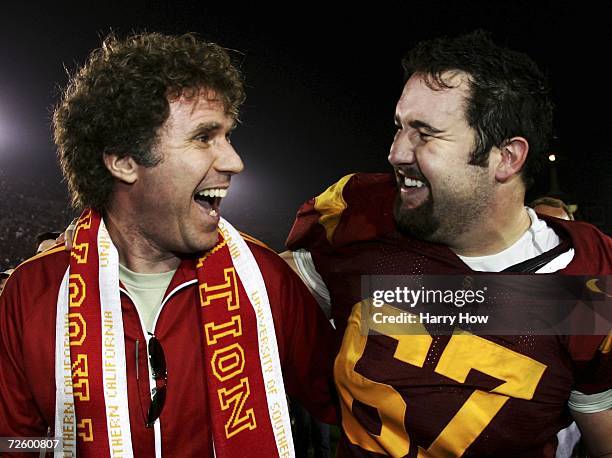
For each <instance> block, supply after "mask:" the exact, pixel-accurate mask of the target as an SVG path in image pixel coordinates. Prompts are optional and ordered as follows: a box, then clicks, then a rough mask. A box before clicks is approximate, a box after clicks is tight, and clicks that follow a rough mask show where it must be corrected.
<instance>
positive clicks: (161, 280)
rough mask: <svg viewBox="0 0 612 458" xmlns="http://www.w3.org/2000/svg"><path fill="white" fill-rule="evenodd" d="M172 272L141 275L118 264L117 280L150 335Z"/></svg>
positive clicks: (172, 274)
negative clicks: (125, 291) (122, 286)
mask: <svg viewBox="0 0 612 458" xmlns="http://www.w3.org/2000/svg"><path fill="white" fill-rule="evenodd" d="M174 272H175V271H174V270H172V271H170V272H163V273H161V274H141V273H138V272H134V271H132V270H130V269H128V268H127V267H124V266H122V265H121V264H119V279H120V280H121V282H122V283H123V285H124V286H125V288H126V289H127V292H128V293H129V294H130V298H131V299H132V301H133V302H134V305H135V306H136V310H137V311H138V315H140V317H141V318H142V322H143V323H144V325H145V327H146V330H147V331H149V332H151V333H152V332H153V326H154V324H155V323H154V320H155V317H156V316H157V312H158V311H159V308H160V307H161V303H162V300H163V298H164V293H165V292H166V290H167V289H168V285H169V284H170V281H171V280H172V277H173V276H174Z"/></svg>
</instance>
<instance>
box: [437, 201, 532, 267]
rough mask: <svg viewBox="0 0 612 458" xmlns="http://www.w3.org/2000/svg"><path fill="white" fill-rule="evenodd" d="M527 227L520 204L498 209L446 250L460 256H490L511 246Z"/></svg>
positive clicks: (523, 210) (529, 221) (527, 215)
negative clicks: (450, 250) (449, 249)
mask: <svg viewBox="0 0 612 458" xmlns="http://www.w3.org/2000/svg"><path fill="white" fill-rule="evenodd" d="M530 226H531V219H530V218H529V214H528V213H527V210H526V209H525V207H524V206H523V205H522V203H521V204H518V205H513V206H499V207H498V208H493V209H492V211H491V213H490V215H488V216H486V217H483V218H482V221H480V224H479V225H476V226H474V228H473V229H472V230H471V231H468V232H467V233H465V234H462V235H461V236H460V237H457V239H456V240H455V241H454V242H453V244H452V245H449V246H450V248H451V249H452V250H453V251H454V252H455V253H457V254H458V255H461V256H490V255H493V254H497V253H499V252H501V251H503V250H505V249H506V248H508V247H510V246H512V245H513V244H514V243H515V242H516V241H517V240H518V239H520V238H521V236H522V235H523V234H524V233H525V232H526V231H527V230H528V229H529V227H530Z"/></svg>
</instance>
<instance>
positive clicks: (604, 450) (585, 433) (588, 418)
mask: <svg viewBox="0 0 612 458" xmlns="http://www.w3.org/2000/svg"><path fill="white" fill-rule="evenodd" d="M571 412H572V416H573V417H574V420H576V423H577V424H578V427H579V428H580V431H581V433H582V437H583V438H584V441H585V444H586V446H587V448H588V449H589V452H590V454H591V455H590V456H592V457H593V458H595V457H612V409H606V410H604V411H602V412H594V413H581V412H576V411H574V410H572V411H571Z"/></svg>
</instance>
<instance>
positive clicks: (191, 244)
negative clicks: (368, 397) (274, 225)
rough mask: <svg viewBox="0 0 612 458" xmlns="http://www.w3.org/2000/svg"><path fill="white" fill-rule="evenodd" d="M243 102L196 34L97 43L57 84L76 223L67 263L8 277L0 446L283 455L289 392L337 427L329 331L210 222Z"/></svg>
mask: <svg viewBox="0 0 612 458" xmlns="http://www.w3.org/2000/svg"><path fill="white" fill-rule="evenodd" d="M243 100H244V92H243V83H242V79H241V76H240V74H239V72H238V70H237V69H236V67H235V66H234V65H233V64H232V63H231V60H230V57H229V56H228V53H227V52H226V51H225V50H224V49H223V48H221V47H219V46H217V45H215V44H212V43H206V42H203V41H200V40H199V39H197V38H196V37H194V36H192V35H184V36H165V35H162V34H157V33H148V34H140V35H133V36H130V37H128V38H127V39H124V40H120V39H117V38H115V37H114V36H110V37H109V38H107V39H106V40H105V41H104V43H103V45H102V47H101V48H100V49H97V50H95V51H94V52H93V53H92V54H91V56H90V58H89V60H88V62H87V63H86V64H85V65H84V66H83V67H82V68H81V69H80V70H79V71H78V72H77V73H76V74H75V75H74V76H73V77H72V78H71V82H70V84H69V86H68V88H67V90H66V91H65V94H64V96H63V98H62V100H61V102H60V103H59V105H58V106H57V108H56V110H55V114H54V118H53V121H54V131H55V141H56V144H57V146H58V152H59V161H60V163H61V167H62V170H63V173H64V176H65V178H66V180H67V182H68V186H69V188H70V191H71V193H72V197H73V203H74V204H75V206H77V207H81V208H83V209H84V211H83V213H82V215H81V217H80V218H79V220H78V222H77V223H76V230H75V234H74V241H73V246H72V250H71V251H70V252H68V251H64V249H63V247H60V248H56V249H52V250H50V251H47V252H45V253H43V254H41V255H39V256H37V257H35V258H33V259H31V260H29V261H27V262H26V263H24V264H22V265H21V266H20V267H18V268H17V269H16V271H15V272H14V274H13V275H12V277H11V279H10V281H9V282H8V285H7V289H6V290H5V291H4V293H3V294H2V297H1V299H0V367H2V371H1V373H0V410H1V412H2V415H0V436H13V437H15V436H17V437H32V436H46V435H47V431H48V430H49V432H54V435H55V436H56V437H60V436H61V437H62V438H63V441H64V452H65V453H72V454H74V453H78V455H79V456H109V455H112V456H140V457H154V456H161V454H162V453H163V455H164V456H181V457H187V456H194V457H195V456H197V457H202V456H210V457H212V456H215V455H216V456H291V455H292V453H293V450H292V442H291V429H290V423H289V421H288V414H287V405H286V400H285V399H286V398H285V388H286V391H287V394H290V395H292V396H296V397H297V398H299V399H300V400H301V402H303V403H304V404H305V405H306V406H308V407H309V408H310V409H311V410H312V411H313V412H314V413H315V414H317V415H318V416H319V417H321V418H322V419H323V420H328V421H332V420H333V417H334V412H333V409H332V408H331V407H330V405H331V403H330V398H329V397H330V394H329V391H328V388H327V387H328V384H327V374H328V371H329V369H330V365H329V364H328V359H327V358H326V356H325V355H326V349H327V348H328V346H329V331H330V328H329V325H328V323H327V321H326V319H325V317H324V316H323V314H322V313H321V312H320V310H319V309H318V307H317V305H316V303H314V302H313V299H312V297H311V296H310V295H309V293H308V291H307V290H306V288H305V287H304V285H303V284H302V283H301V282H300V280H299V278H298V277H297V276H296V275H295V274H293V272H291V270H290V269H289V268H288V267H287V266H286V265H285V263H284V262H283V261H282V260H281V259H280V258H279V257H278V256H276V255H275V254H274V253H273V252H272V251H271V250H269V249H267V248H266V247H265V246H262V245H261V244H260V243H258V242H257V241H255V240H253V239H252V238H250V237H249V236H246V235H243V234H241V233H239V232H238V231H236V230H235V229H234V228H233V227H232V226H231V225H230V224H229V223H228V222H227V221H225V220H223V219H221V218H220V214H219V213H220V209H219V207H220V203H221V201H222V199H223V198H224V197H225V195H226V194H227V192H228V189H229V187H230V180H231V178H232V176H233V175H235V174H237V173H239V172H240V171H241V170H242V168H243V164H242V161H241V159H240V157H239V156H238V154H237V153H236V151H235V150H234V147H233V146H232V144H231V142H230V134H231V132H232V130H233V129H234V127H235V124H236V120H237V116H238V110H239V107H240V105H241V103H242V102H243ZM304 323H308V326H304ZM283 375H284V379H283ZM306 377H307V378H308V383H303V380H304V379H305V378H306Z"/></svg>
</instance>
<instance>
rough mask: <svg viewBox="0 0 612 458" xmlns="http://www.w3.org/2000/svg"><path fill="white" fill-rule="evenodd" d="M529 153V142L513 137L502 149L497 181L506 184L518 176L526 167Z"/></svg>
mask: <svg viewBox="0 0 612 458" xmlns="http://www.w3.org/2000/svg"><path fill="white" fill-rule="evenodd" d="M528 153H529V142H528V141H527V140H526V139H525V138H523V137H512V138H510V139H509V140H506V141H505V142H504V144H503V145H502V146H501V147H500V155H501V158H500V161H499V163H498V164H497V167H496V168H495V179H496V180H497V181H499V182H501V183H505V182H506V181H508V180H509V179H510V178H512V177H513V176H514V175H518V174H519V173H520V171H521V169H522V168H523V166H524V165H525V161H526V160H527V154H528Z"/></svg>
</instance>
